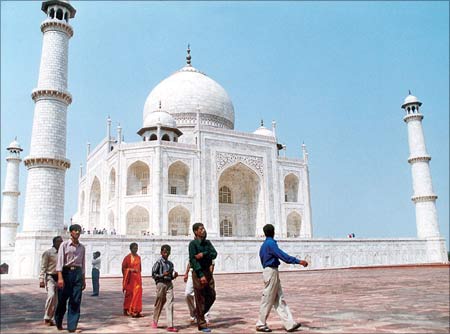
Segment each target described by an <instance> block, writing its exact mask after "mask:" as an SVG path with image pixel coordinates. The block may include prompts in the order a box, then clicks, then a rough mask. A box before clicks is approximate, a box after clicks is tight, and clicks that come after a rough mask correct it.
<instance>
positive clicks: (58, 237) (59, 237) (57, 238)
mask: <svg viewBox="0 0 450 334" xmlns="http://www.w3.org/2000/svg"><path fill="white" fill-rule="evenodd" d="M59 239H61V240H62V238H61V236H60V235H58V236H56V237H54V238H53V246H54V245H55V243H56V241H58V240H59Z"/></svg>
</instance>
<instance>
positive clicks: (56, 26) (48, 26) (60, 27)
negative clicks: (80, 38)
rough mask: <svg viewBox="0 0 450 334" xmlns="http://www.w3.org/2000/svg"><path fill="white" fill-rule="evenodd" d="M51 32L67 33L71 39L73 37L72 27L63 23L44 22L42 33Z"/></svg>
mask: <svg viewBox="0 0 450 334" xmlns="http://www.w3.org/2000/svg"><path fill="white" fill-rule="evenodd" d="M49 30H57V31H61V32H65V33H66V34H67V35H69V37H72V36H73V29H72V27H71V26H70V25H68V24H66V23H64V22H61V21H55V20H47V21H44V22H42V24H41V31H42V32H46V31H49Z"/></svg>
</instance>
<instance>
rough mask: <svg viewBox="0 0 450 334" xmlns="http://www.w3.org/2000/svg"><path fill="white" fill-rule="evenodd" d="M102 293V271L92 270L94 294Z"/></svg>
mask: <svg viewBox="0 0 450 334" xmlns="http://www.w3.org/2000/svg"><path fill="white" fill-rule="evenodd" d="M99 292H100V270H98V269H97V268H92V294H93V295H98V293H99Z"/></svg>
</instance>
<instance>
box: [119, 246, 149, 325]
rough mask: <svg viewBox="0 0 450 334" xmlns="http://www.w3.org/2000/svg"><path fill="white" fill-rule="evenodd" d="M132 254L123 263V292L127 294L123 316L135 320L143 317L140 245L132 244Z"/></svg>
mask: <svg viewBox="0 0 450 334" xmlns="http://www.w3.org/2000/svg"><path fill="white" fill-rule="evenodd" d="M130 250H131V253H130V254H128V255H127V256H125V258H124V259H123V261H122V274H123V281H122V291H123V292H124V293H125V299H124V301H123V314H124V315H130V316H132V317H133V318H139V317H143V316H144V315H143V314H142V313H141V312H142V277H141V257H140V256H139V255H137V251H138V244H137V243H135V242H133V243H131V244H130Z"/></svg>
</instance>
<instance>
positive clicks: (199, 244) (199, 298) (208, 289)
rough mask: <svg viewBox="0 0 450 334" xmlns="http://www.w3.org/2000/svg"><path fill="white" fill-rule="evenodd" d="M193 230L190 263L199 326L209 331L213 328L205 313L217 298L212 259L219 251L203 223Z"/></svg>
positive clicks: (205, 331)
mask: <svg viewBox="0 0 450 334" xmlns="http://www.w3.org/2000/svg"><path fill="white" fill-rule="evenodd" d="M192 231H193V232H194V234H195V238H194V240H192V241H191V242H190V243H189V263H190V264H191V268H192V270H193V271H192V282H193V284H194V296H195V313H196V316H197V326H198V329H199V330H200V331H202V332H204V333H208V332H211V329H209V328H208V324H207V322H206V320H205V313H208V311H209V309H210V308H211V306H212V305H213V304H214V301H215V300H216V290H215V289H214V278H213V274H212V272H211V269H210V268H211V264H212V261H213V260H214V259H215V258H216V257H217V252H216V250H215V248H214V246H213V245H212V243H211V241H209V240H206V230H205V227H204V226H203V224H202V223H195V224H194V225H193V226H192Z"/></svg>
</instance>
